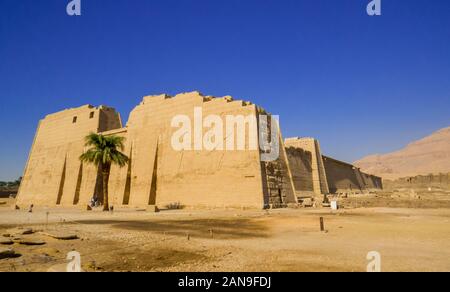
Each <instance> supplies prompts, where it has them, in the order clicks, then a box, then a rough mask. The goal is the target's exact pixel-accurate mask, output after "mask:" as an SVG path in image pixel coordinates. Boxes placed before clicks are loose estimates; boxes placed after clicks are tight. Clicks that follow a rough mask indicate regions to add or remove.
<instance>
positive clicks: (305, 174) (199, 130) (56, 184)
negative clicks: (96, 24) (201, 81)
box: [17, 92, 382, 209]
mask: <svg viewBox="0 0 450 292" xmlns="http://www.w3.org/2000/svg"><path fill="white" fill-rule="evenodd" d="M199 113H200V116H199ZM262 115H264V116H266V117H268V127H267V128H266V127H261V125H262V124H263V123H262V122H261V120H260V117H262ZM178 116H182V117H185V118H186V119H187V120H188V122H189V123H192V125H191V124H189V127H188V128H189V131H188V133H183V136H184V137H189V139H187V146H188V147H187V148H188V149H186V148H183V149H177V147H176V146H174V143H173V142H174V141H173V140H174V137H175V136H176V134H177V133H178V134H179V132H180V131H181V130H182V131H185V130H186V129H181V128H179V127H178V126H177V125H176V124H175V125H174V118H175V117H178ZM211 116H213V117H214V119H213V121H214V122H213V124H209V125H205V117H211ZM229 117H233V119H232V120H231V121H229V120H228V118H229ZM239 119H241V121H243V122H242V123H240V121H239ZM218 121H219V122H220V123H219V124H217V123H218ZM229 123H231V127H230V124H229ZM239 125H241V127H242V130H243V133H245V141H244V142H243V143H242V144H239V143H238V140H239V139H238V128H240V126H239ZM272 126H273V127H272ZM213 128H215V129H217V128H220V129H222V133H223V135H222V136H220V135H219V136H216V135H213V136H212V137H211V136H208V134H209V133H210V132H211V130H212V129H213ZM274 130H276V132H274V133H272V131H274ZM261 131H262V133H263V134H264V135H262V136H261V137H271V140H272V142H274V141H277V140H278V142H279V146H280V147H279V155H278V158H277V159H276V160H275V161H270V162H265V161H263V160H264V159H262V157H263V155H265V154H266V153H265V151H262V150H260V148H259V146H260V142H261V141H260V140H259V139H262V138H261V137H260V135H258V134H261V133H260V132H261ZM91 132H94V133H101V134H102V135H105V136H109V135H116V136H122V137H124V138H125V149H124V153H125V154H126V155H127V156H128V157H129V158H130V162H129V164H128V165H127V166H126V167H123V168H119V167H116V166H113V168H112V170H111V176H110V181H109V195H110V203H111V204H112V205H114V206H116V207H127V208H146V207H148V206H158V207H159V208H161V209H164V208H171V207H174V206H177V207H178V206H188V207H208V208H223V207H238V208H241V207H252V208H263V207H268V206H272V207H283V206H286V205H287V204H290V203H296V202H297V201H298V199H299V198H302V197H307V196H313V195H320V194H328V193H330V192H331V193H335V192H341V191H352V190H359V191H361V190H365V189H377V188H380V187H382V182H381V179H380V178H377V177H374V176H370V175H367V174H364V173H362V172H360V171H359V169H357V168H355V167H353V166H352V165H349V164H346V163H343V162H340V161H337V160H334V159H332V158H329V157H324V156H322V153H321V149H320V144H319V142H318V141H317V140H315V139H313V138H291V139H287V140H286V141H284V140H283V137H282V134H281V130H280V128H279V125H278V123H277V122H275V120H274V119H272V118H271V117H270V115H269V114H267V113H266V112H265V111H264V110H263V109H262V108H260V107H258V106H256V105H254V104H252V103H250V102H244V101H238V100H234V99H233V98H231V97H228V96H227V97H223V98H214V97H210V96H203V95H201V94H200V93H198V92H192V93H185V94H179V95H176V96H173V97H172V96H168V95H158V96H147V97H144V98H143V101H142V102H141V103H140V104H139V105H138V106H137V107H136V108H135V109H134V110H133V111H132V112H131V114H130V117H129V120H128V123H127V125H126V126H125V127H122V123H121V120H120V115H119V114H118V113H116V112H115V110H114V109H111V108H108V107H104V106H101V107H98V108H94V107H92V106H83V107H80V108H75V109H69V110H65V111H62V112H59V113H55V114H52V115H48V116H47V117H45V119H43V120H42V121H41V122H40V123H39V127H38V130H37V132H36V136H35V140H34V143H33V146H32V149H31V152H30V157H29V160H28V162H27V165H26V168H25V171H24V176H23V180H22V185H21V187H20V189H19V193H18V199H17V205H19V206H27V205H30V204H34V205H37V206H49V207H53V206H64V207H69V206H81V207H85V206H86V204H88V203H89V201H90V200H91V198H92V197H94V196H97V197H98V198H99V199H100V200H101V199H102V196H101V193H102V183H101V175H100V172H99V169H97V167H96V166H93V165H90V164H83V163H81V162H80V160H79V157H80V155H81V154H82V153H84V151H86V147H85V141H84V139H85V137H86V136H87V135H88V134H89V133H91ZM185 134H186V135H187V136H186V135H185ZM272 134H274V135H272ZM274 139H276V140H274ZM199 141H200V147H199V145H198V142H199ZM178 142H180V141H178ZM183 142H186V141H183ZM196 142H197V143H196ZM208 142H209V144H210V145H209V146H210V147H211V145H213V146H214V147H212V149H208V146H206V145H207V144H208ZM184 144H185V145H184V146H186V143H184ZM202 144H204V145H202ZM217 144H223V145H224V148H223V149H221V148H217ZM252 146H253V147H252ZM229 147H231V148H232V149H229Z"/></svg>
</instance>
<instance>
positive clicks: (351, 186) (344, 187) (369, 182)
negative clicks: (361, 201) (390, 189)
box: [323, 156, 383, 193]
mask: <svg viewBox="0 0 450 292" xmlns="http://www.w3.org/2000/svg"><path fill="white" fill-rule="evenodd" d="M323 161H324V165H325V171H326V173H327V179H328V186H329V188H330V193H348V192H354V193H360V192H364V191H371V190H378V189H382V188H383V183H382V179H381V178H380V177H376V176H373V175H369V174H366V173H363V172H361V170H360V169H359V168H357V167H355V166H353V165H351V164H349V163H346V162H342V161H339V160H336V159H333V158H331V157H326V156H324V157H323Z"/></svg>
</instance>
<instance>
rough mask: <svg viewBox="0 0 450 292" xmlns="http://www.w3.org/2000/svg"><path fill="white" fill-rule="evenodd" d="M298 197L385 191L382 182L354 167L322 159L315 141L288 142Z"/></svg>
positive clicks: (292, 139)
mask: <svg viewBox="0 0 450 292" xmlns="http://www.w3.org/2000/svg"><path fill="white" fill-rule="evenodd" d="M285 144H286V152H287V157H288V159H287V160H288V162H289V167H290V170H291V173H292V181H293V184H294V188H295V192H296V195H297V197H299V198H301V197H306V196H312V195H319V194H329V193H331V194H335V193H348V192H362V191H370V190H377V189H382V188H383V182H382V179H381V178H379V177H376V176H373V175H369V174H366V173H363V172H361V171H360V170H359V169H358V168H356V167H354V166H353V165H351V164H348V163H345V162H342V161H339V160H336V159H333V158H330V157H326V156H323V155H322V153H321V150H320V144H319V142H318V141H317V140H315V139H313V138H289V139H286V141H285Z"/></svg>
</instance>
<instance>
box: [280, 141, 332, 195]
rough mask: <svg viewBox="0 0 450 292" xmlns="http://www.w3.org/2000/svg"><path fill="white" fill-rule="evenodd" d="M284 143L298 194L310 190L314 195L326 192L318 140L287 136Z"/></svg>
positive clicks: (327, 190)
mask: <svg viewBox="0 0 450 292" xmlns="http://www.w3.org/2000/svg"><path fill="white" fill-rule="evenodd" d="M285 145H286V147H287V150H286V151H287V153H288V161H289V165H290V168H291V170H292V173H293V174H292V175H293V180H294V184H295V186H296V192H297V193H298V195H299V196H302V194H308V192H311V191H312V192H313V193H314V194H316V195H320V194H328V193H329V189H328V181H327V174H326V172H325V168H324V164H323V160H322V153H321V150H320V144H319V142H318V141H317V140H315V139H313V138H288V139H286V141H285ZM309 158H310V163H309ZM308 163H309V165H308ZM311 186H312V188H311Z"/></svg>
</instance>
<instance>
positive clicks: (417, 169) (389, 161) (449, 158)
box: [355, 127, 450, 179]
mask: <svg viewBox="0 0 450 292" xmlns="http://www.w3.org/2000/svg"><path fill="white" fill-rule="evenodd" d="M355 165H356V166H358V167H360V168H361V169H362V170H363V171H364V172H367V173H371V174H375V175H378V176H381V177H383V178H384V179H397V178H401V177H407V176H416V175H427V174H431V173H433V174H439V173H448V172H450V127H449V128H445V129H442V130H439V131H437V132H435V133H433V134H432V135H430V136H428V137H426V138H424V139H422V140H419V141H417V142H413V143H411V144H409V145H408V146H407V147H405V148H404V149H402V150H399V151H396V152H393V153H389V154H383V155H372V156H368V157H366V158H363V159H361V160H359V161H356V162H355Z"/></svg>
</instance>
